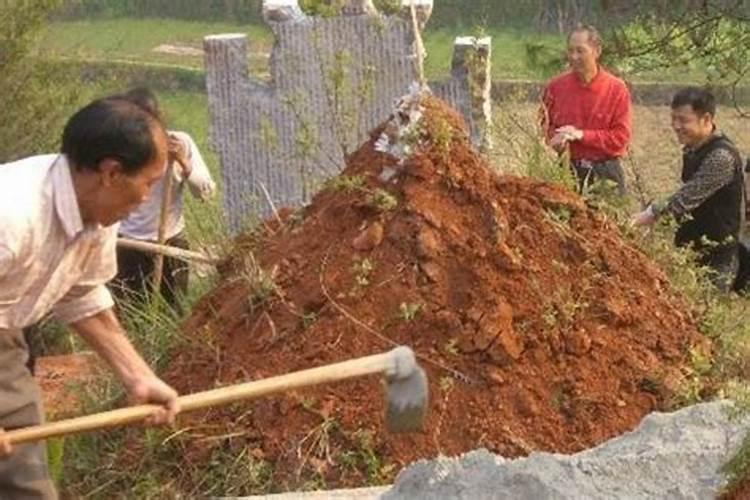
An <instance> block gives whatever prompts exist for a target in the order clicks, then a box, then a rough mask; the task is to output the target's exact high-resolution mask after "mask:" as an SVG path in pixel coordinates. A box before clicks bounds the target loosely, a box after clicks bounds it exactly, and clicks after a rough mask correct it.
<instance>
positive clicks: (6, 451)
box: [0, 429, 13, 460]
mask: <svg viewBox="0 0 750 500" xmlns="http://www.w3.org/2000/svg"><path fill="white" fill-rule="evenodd" d="M11 453H13V445H11V444H10V440H9V439H8V437H7V436H6V435H5V431H3V430H2V429H0V460H1V459H3V458H4V457H7V456H8V455H10V454H11Z"/></svg>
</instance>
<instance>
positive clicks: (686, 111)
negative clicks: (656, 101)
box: [632, 87, 745, 292]
mask: <svg viewBox="0 0 750 500" xmlns="http://www.w3.org/2000/svg"><path fill="white" fill-rule="evenodd" d="M715 115H716V102H715V100H714V96H713V95H712V94H711V93H710V92H709V91H708V90H705V89H701V88H696V87H688V88H685V89H682V90H680V91H679V92H677V93H676V94H675V96H674V97H673V99H672V129H674V131H675V134H676V135H677V140H678V141H679V142H680V144H682V145H683V147H684V149H683V155H682V182H683V184H682V187H680V189H678V190H677V192H676V193H674V194H673V195H672V196H670V197H669V198H668V199H667V200H666V201H664V202H662V203H652V204H650V205H649V206H648V207H647V208H646V209H645V210H644V211H642V212H640V213H638V214H636V215H635V216H634V217H633V220H632V223H633V224H634V225H636V226H642V225H648V224H653V223H654V222H655V221H656V220H657V219H658V218H659V217H662V216H665V215H672V216H673V217H675V218H676V219H677V221H678V223H679V227H678V229H677V234H676V235H675V245H677V246H678V247H685V246H690V247H692V248H693V249H694V250H696V251H697V252H698V262H699V263H700V264H701V265H704V266H708V267H709V268H710V269H711V274H710V275H709V279H710V280H711V282H712V283H713V284H714V285H715V286H716V287H717V288H718V289H719V290H721V291H725V292H727V291H729V290H730V289H731V288H732V286H733V284H734V281H735V277H736V276H737V271H738V269H739V239H740V232H741V228H742V219H743V210H744V204H745V199H744V198H745V197H744V194H743V189H744V183H743V172H742V160H741V158H740V153H739V151H737V148H736V147H735V146H734V144H732V142H731V141H730V140H729V139H728V138H727V137H726V136H725V135H724V134H723V133H721V132H720V131H719V130H717V128H716V124H715V123H714V117H715Z"/></svg>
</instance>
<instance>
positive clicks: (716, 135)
mask: <svg viewBox="0 0 750 500" xmlns="http://www.w3.org/2000/svg"><path fill="white" fill-rule="evenodd" d="M723 136H724V133H723V132H722V131H721V130H719V129H718V128H716V126H714V129H713V130H712V131H711V134H710V135H708V136H707V137H706V140H705V141H702V142H701V143H700V144H698V145H697V146H693V147H691V146H684V147H683V148H682V149H683V151H684V152H685V153H687V154H692V153H695V152H696V151H698V150H699V149H701V148H702V147H703V146H705V145H706V144H708V143H709V142H711V141H713V140H714V139H718V138H720V137H723Z"/></svg>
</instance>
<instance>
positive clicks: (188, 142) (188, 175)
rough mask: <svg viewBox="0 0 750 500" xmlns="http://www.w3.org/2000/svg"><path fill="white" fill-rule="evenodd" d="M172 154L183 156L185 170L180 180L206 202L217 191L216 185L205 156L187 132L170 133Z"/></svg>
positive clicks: (194, 194)
mask: <svg viewBox="0 0 750 500" xmlns="http://www.w3.org/2000/svg"><path fill="white" fill-rule="evenodd" d="M169 137H170V153H171V152H172V151H173V150H174V151H175V153H174V154H175V155H178V156H181V158H182V159H183V163H184V168H183V169H182V170H181V172H182V174H181V175H180V180H183V179H184V180H185V181H186V182H187V185H188V187H189V188H190V192H191V193H192V194H193V196H195V197H196V198H198V199H200V200H201V201H206V200H207V199H209V198H210V197H211V196H213V194H214V192H215V191H216V184H215V183H214V180H213V179H212V178H211V173H210V172H209V170H208V166H207V165H206V162H205V161H204V160H203V156H202V155H201V153H200V150H199V149H198V146H197V145H196V144H195V141H194V140H193V138H192V137H190V135H189V134H186V133H185V132H170V133H169Z"/></svg>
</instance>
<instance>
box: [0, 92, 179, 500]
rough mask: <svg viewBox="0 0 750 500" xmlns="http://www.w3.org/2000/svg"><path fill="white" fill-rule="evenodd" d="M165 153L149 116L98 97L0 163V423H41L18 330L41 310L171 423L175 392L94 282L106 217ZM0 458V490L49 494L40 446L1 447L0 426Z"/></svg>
mask: <svg viewBox="0 0 750 500" xmlns="http://www.w3.org/2000/svg"><path fill="white" fill-rule="evenodd" d="M166 159H167V138H166V133H165V131H164V128H163V126H162V124H161V123H159V121H158V120H157V119H156V118H154V117H153V116H151V115H150V114H149V113H147V112H146V111H144V110H142V109H140V108H138V106H136V105H134V104H132V103H129V102H126V101H123V100H117V99H104V100H98V101H94V102H92V103H91V104H89V105H88V106H86V107H84V108H83V109H81V110H79V111H78V112H77V113H76V114H75V115H73V117H71V118H70V120H69V121H68V123H67V124H66V126H65V129H64V131H63V137H62V153H61V154H60V155H44V156H34V157H30V158H26V159H23V160H19V161H16V162H13V163H9V164H5V165H0V214H1V215H0V428H4V429H5V430H9V429H14V428H19V427H26V426H29V425H34V424H38V423H40V422H41V420H42V419H43V410H42V405H41V399H40V394H39V389H38V387H37V386H36V383H35V382H34V380H33V378H32V376H31V373H30V372H29V370H28V368H27V367H26V359H27V357H28V347H27V345H26V343H25V342H24V339H23V335H22V333H21V332H22V329H23V328H24V327H27V326H29V325H31V324H34V323H35V322H37V321H39V320H40V319H41V318H42V317H43V316H45V315H46V314H47V313H52V314H53V315H54V316H55V317H56V318H57V319H59V320H60V321H62V322H64V323H66V324H69V325H71V326H72V328H73V329H74V330H75V331H76V333H78V335H80V336H81V337H83V339H84V340H85V341H86V342H87V343H88V344H89V345H90V346H91V348H92V349H93V350H94V351H96V352H97V353H98V354H99V355H100V356H101V357H102V358H104V360H105V361H106V362H107V363H108V364H109V365H110V367H111V368H112V370H113V371H114V372H115V374H116V375H117V377H118V378H119V379H120V380H121V381H122V383H123V385H124V386H125V389H126V390H127V392H128V395H129V398H130V400H131V401H132V402H133V403H154V404H159V405H163V409H161V410H159V411H157V412H155V413H154V414H153V415H152V417H151V418H150V423H152V424H162V423H167V422H172V421H173V420H174V417H175V414H176V413H177V412H178V411H179V404H178V401H177V393H176V392H175V391H174V390H173V389H172V388H171V387H169V386H168V385H167V384H165V383H164V382H163V381H162V380H161V379H159V378H158V377H157V376H156V375H155V374H154V372H153V371H152V370H151V369H150V368H149V366H148V365H147V364H146V362H145V361H144V360H143V359H142V358H141V357H140V355H139V354H138V353H137V352H136V351H135V349H134V348H133V346H132V344H131V343H130V341H129V340H128V339H127V338H126V336H125V333H124V332H123V329H122V327H121V326H120V324H119V322H118V321H117V318H116V316H115V314H114V312H113V310H112V306H113V302H112V298H111V296H110V294H109V292H108V290H107V288H106V286H105V283H107V282H108V281H109V280H110V279H111V278H112V277H113V276H114V275H115V273H116V257H115V245H116V241H117V229H116V225H115V223H116V222H118V221H119V220H121V219H122V218H124V217H125V216H126V215H127V214H128V212H129V211H131V210H132V209H133V208H135V207H136V206H138V205H139V204H140V203H142V202H143V201H144V200H145V199H146V197H147V196H148V194H149V192H150V191H151V188H152V187H153V185H154V184H155V183H156V182H157V181H158V180H159V179H160V178H161V177H162V175H163V174H164V168H165V165H166ZM0 457H2V458H0V498H9V499H10V498H12V499H14V500H16V499H17V500H26V499H29V500H31V499H45V500H46V499H54V498H56V497H57V495H56V492H55V490H54V486H53V485H52V482H51V481H50V478H49V474H48V471H47V463H46V453H45V448H44V444H43V443H34V444H24V445H19V446H17V447H15V448H14V449H11V446H10V445H9V444H8V441H7V439H4V438H3V436H2V432H0Z"/></svg>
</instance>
